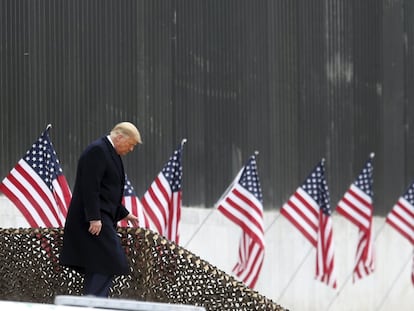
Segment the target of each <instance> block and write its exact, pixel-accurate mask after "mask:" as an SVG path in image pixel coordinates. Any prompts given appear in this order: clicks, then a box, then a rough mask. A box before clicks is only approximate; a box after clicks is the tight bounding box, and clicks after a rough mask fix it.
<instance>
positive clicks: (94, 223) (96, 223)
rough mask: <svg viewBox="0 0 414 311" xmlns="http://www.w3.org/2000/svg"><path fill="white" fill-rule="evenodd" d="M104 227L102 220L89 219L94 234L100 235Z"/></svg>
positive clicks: (90, 228) (91, 232) (90, 231)
mask: <svg viewBox="0 0 414 311" xmlns="http://www.w3.org/2000/svg"><path fill="white" fill-rule="evenodd" d="M101 229H102V221H100V220H91V221H89V230H88V231H89V233H90V234H92V235H99V233H100V232H101Z"/></svg>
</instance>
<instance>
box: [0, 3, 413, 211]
mask: <svg viewBox="0 0 414 311" xmlns="http://www.w3.org/2000/svg"><path fill="white" fill-rule="evenodd" d="M399 12H403V14H402V15H403V18H404V19H403V21H401V20H400V19H399V18H400V15H399ZM413 15H414V10H413V5H412V4H411V2H410V1H408V0H406V1H400V2H395V3H394V2H393V3H391V2H387V4H386V5H383V1H380V0H368V1H362V2H361V1H357V0H352V1H341V0H330V1H328V0H311V1H305V0H298V1H290V0H289V1H288V0H278V1H264V0H263V1H262V0H260V1H257V0H237V1H236V0H229V1H206V0H196V1H185V0H171V1H162V0H152V1H149V0H140V1H139V0H125V1H115V0H86V1H81V0H70V1H69V0H68V1H52V0H39V1H29V0H18V1H7V0H0V17H1V21H0V27H1V31H0V104H1V105H0V113H1V115H0V121H1V123H0V126H1V136H0V141H1V146H2V148H1V150H0V169H1V170H0V173H1V176H5V175H6V174H7V173H8V171H9V170H10V169H11V168H12V167H13V165H14V164H15V163H16V162H17V160H18V159H19V158H20V157H21V156H22V155H23V154H24V152H25V151H26V150H27V148H28V147H29V146H30V144H31V143H32V142H33V140H34V139H35V138H36V137H37V136H38V135H39V134H40V132H41V131H42V130H43V129H44V127H45V126H46V125H47V124H48V123H52V124H53V129H52V132H51V136H52V139H53V142H54V144H55V147H56V150H57V152H58V155H59V158H60V159H61V162H62V165H63V169H64V172H65V175H66V176H67V177H68V180H69V181H70V183H71V184H72V183H73V181H74V174H75V169H76V162H77V157H78V155H79V153H80V152H81V150H82V149H83V147H84V146H85V145H86V144H87V143H88V142H89V141H90V140H92V139H94V138H96V137H98V136H100V135H102V134H103V133H105V132H106V131H107V130H109V127H110V126H112V125H113V123H115V122H117V121H119V120H121V119H129V120H131V121H133V122H136V123H137V124H138V126H139V127H140V129H141V130H142V133H143V138H144V145H143V146H142V147H140V148H139V150H138V152H136V153H134V154H132V155H130V156H128V157H127V158H126V159H125V162H126V167H127V173H128V175H129V176H130V178H131V180H132V182H133V184H134V185H135V187H136V188H137V191H138V193H139V194H142V193H143V192H144V191H145V189H146V188H147V187H148V186H149V184H150V182H151V181H152V180H153V178H154V177H155V176H156V174H158V172H159V170H160V169H161V167H162V165H163V164H164V163H165V161H166V160H167V159H168V157H169V156H170V155H171V152H172V149H173V148H175V147H176V146H177V145H178V143H179V142H180V140H181V138H183V137H186V138H188V143H187V144H186V146H185V151H184V185H183V187H184V190H185V191H184V197H183V199H184V203H185V205H202V206H208V207H210V206H212V205H213V204H214V203H215V201H216V200H217V199H218V197H219V196H220V195H221V193H222V192H223V191H224V189H225V188H226V187H227V186H228V184H229V183H230V182H231V181H232V179H233V178H234V176H235V174H236V173H237V171H238V170H239V169H240V167H241V166H242V165H243V164H244V162H245V161H246V160H247V158H248V157H249V156H250V155H251V154H252V153H253V152H254V150H259V152H260V154H259V157H258V164H259V174H260V177H261V183H262V188H263V193H264V200H265V206H266V207H267V208H278V207H280V206H281V204H282V203H283V202H284V201H285V200H286V199H287V198H288V197H289V196H290V194H291V193H293V191H294V190H295V189H296V187H297V186H298V185H299V183H301V182H302V181H303V179H304V178H305V177H306V175H307V174H308V173H309V172H310V170H311V169H312V168H313V166H314V165H315V164H316V162H317V161H319V160H320V158H321V157H325V158H326V159H327V174H328V183H329V185H330V189H331V198H332V205H333V206H334V205H335V203H336V201H337V200H338V199H339V198H340V196H342V194H343V192H344V191H345V190H346V188H347V187H348V185H349V183H350V182H352V181H353V179H354V178H355V177H356V174H357V173H358V172H359V170H360V169H361V167H362V165H363V162H364V161H365V160H366V159H367V157H368V155H369V153H370V152H371V151H374V152H376V154H377V156H376V158H375V161H374V165H375V195H376V197H375V203H376V212H377V213H379V214H385V213H386V212H387V211H388V210H389V209H390V208H391V206H390V204H392V202H393V201H394V200H395V199H396V198H397V196H398V195H400V194H401V192H402V191H403V190H404V188H405V186H406V185H408V183H409V182H410V181H411V179H413V178H414V177H413V176H414V165H413V164H412V163H411V161H410V159H411V158H412V155H413V154H414V152H413V150H414V148H413V145H414V139H413V137H414V136H413V134H412V119H413V115H414V110H413V108H412V103H411V102H412V97H413V96H412V94H411V93H412V90H411V89H412V88H411V87H410V85H411V84H412V80H413V77H412V71H413V70H410V68H411V69H412V68H413V66H412V65H413V62H412V58H413V56H414V55H413V53H414V52H413V51H414V49H413V27H412V20H413V18H412V17H413ZM390 39H392V40H391V41H392V42H393V46H397V47H398V48H397V49H393V47H392V46H389V45H387V42H390ZM394 62H396V64H398V66H397V67H395V66H394V67H393V66H392V64H393V63H394ZM401 93H402V94H403V95H401ZM401 98H403V99H401ZM391 147H392V148H391Z"/></svg>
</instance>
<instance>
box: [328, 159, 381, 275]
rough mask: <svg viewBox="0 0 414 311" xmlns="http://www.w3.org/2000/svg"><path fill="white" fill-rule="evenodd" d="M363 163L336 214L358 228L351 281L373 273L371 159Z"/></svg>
mask: <svg viewBox="0 0 414 311" xmlns="http://www.w3.org/2000/svg"><path fill="white" fill-rule="evenodd" d="M373 158H374V154H371V155H370V158H369V159H368V161H367V162H366V163H365V165H364V167H363V169H362V171H361V173H360V174H359V175H358V177H357V179H356V181H355V182H353V183H352V184H351V186H350V187H349V189H348V191H347V192H346V193H345V194H344V196H343V198H342V199H341V200H340V201H339V203H338V206H337V208H336V210H337V212H338V213H340V214H341V215H343V216H344V217H345V218H347V219H348V220H350V221H351V222H352V223H353V224H355V225H356V226H357V227H358V228H359V241H358V246H357V252H356V256H355V257H356V260H355V267H354V272H353V280H354V281H355V280H358V279H362V278H363V277H365V276H368V275H369V274H371V273H372V272H374V246H373V239H372V217H373V211H374V207H373V199H372V198H373V191H372V185H373V171H374V167H373V165H372V159H373Z"/></svg>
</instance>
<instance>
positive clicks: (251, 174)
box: [239, 156, 263, 203]
mask: <svg viewBox="0 0 414 311" xmlns="http://www.w3.org/2000/svg"><path fill="white" fill-rule="evenodd" d="M239 184H240V185H241V186H242V187H243V188H245V189H246V190H248V191H249V192H251V193H252V194H253V195H254V196H255V197H256V198H257V199H258V200H259V201H260V202H261V203H263V195H262V189H261V188H260V181H259V175H258V174H257V164H256V158H255V156H251V157H250V159H249V160H248V161H247V164H246V166H245V167H244V170H243V173H242V175H241V177H240V179H239Z"/></svg>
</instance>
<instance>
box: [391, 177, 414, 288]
mask: <svg viewBox="0 0 414 311" xmlns="http://www.w3.org/2000/svg"><path fill="white" fill-rule="evenodd" d="M385 221H386V222H387V223H388V224H389V225H391V226H392V227H393V228H394V229H395V230H397V231H398V232H399V233H400V234H401V235H402V236H403V237H405V238H406V239H407V240H408V241H409V242H410V243H411V245H414V182H413V183H412V184H411V185H410V186H409V187H408V189H407V190H406V191H405V193H404V194H403V195H402V196H401V197H400V198H399V199H398V201H397V203H396V204H395V205H394V207H393V208H392V210H391V211H390V213H389V214H388V216H387V218H386V219H385ZM411 281H412V283H413V284H414V258H413V266H412V270H411Z"/></svg>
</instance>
